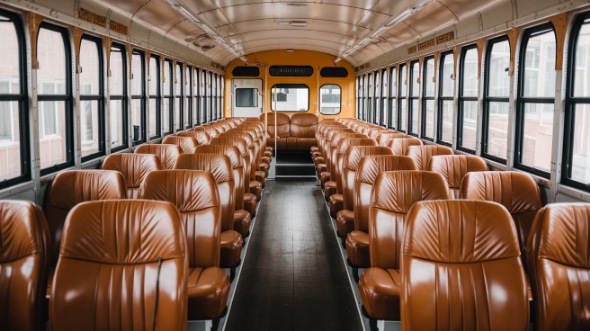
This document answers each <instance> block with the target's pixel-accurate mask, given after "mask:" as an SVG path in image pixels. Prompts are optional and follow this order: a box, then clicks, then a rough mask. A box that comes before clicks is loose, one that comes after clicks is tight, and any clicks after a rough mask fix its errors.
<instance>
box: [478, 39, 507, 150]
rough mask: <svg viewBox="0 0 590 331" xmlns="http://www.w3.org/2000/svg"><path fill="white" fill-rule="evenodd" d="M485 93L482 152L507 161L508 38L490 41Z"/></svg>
mask: <svg viewBox="0 0 590 331" xmlns="http://www.w3.org/2000/svg"><path fill="white" fill-rule="evenodd" d="M487 52H488V54H487V57H486V60H487V63H486V65H487V70H486V71H485V75H486V80H485V81H486V87H485V88H486V94H485V96H484V124H483V125H484V127H485V129H484V130H483V131H484V135H483V138H482V139H483V146H482V151H483V154H484V155H486V156H488V157H492V158H497V159H498V161H505V160H506V155H507V151H508V146H507V144H508V111H509V109H510V106H509V103H508V102H509V100H508V97H509V94H510V75H509V69H510V42H509V41H508V38H507V37H500V38H499V39H495V40H492V41H490V43H489V45H488V49H487Z"/></svg>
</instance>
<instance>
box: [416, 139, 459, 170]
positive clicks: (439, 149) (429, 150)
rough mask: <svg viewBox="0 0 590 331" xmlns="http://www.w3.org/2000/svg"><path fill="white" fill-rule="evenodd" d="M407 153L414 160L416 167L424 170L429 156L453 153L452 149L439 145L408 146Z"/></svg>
mask: <svg viewBox="0 0 590 331" xmlns="http://www.w3.org/2000/svg"><path fill="white" fill-rule="evenodd" d="M407 155H408V156H410V157H412V158H413V159H414V161H416V166H417V167H418V169H421V170H426V167H427V166H428V162H429V161H430V158H432V157H433V156H435V155H453V150H452V149H451V148H450V147H447V146H440V145H427V146H410V147H408V153H407Z"/></svg>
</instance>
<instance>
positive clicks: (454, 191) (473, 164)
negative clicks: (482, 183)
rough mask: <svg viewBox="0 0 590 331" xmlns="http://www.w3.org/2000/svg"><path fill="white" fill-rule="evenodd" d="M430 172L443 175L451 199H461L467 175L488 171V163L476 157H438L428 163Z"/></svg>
mask: <svg viewBox="0 0 590 331" xmlns="http://www.w3.org/2000/svg"><path fill="white" fill-rule="evenodd" d="M427 170H428V171H433V172H436V173H439V174H441V175H442V176H443V177H444V178H445V179H446V180H447V183H448V185H449V192H450V193H451V199H459V190H460V189H461V181H462V180H463V177H465V174H467V173H469V172H474V171H487V170H488V166H487V165H486V162H485V161H484V160H483V159H482V158H481V157H479V156H475V155H437V156H433V157H432V158H431V159H430V162H428V166H427Z"/></svg>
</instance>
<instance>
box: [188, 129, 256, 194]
mask: <svg viewBox="0 0 590 331" xmlns="http://www.w3.org/2000/svg"><path fill="white" fill-rule="evenodd" d="M211 145H229V146H235V147H237V148H238V150H239V151H240V154H241V158H242V163H243V164H244V168H243V169H244V173H243V176H242V177H241V178H242V181H243V189H244V190H245V193H247V192H249V187H250V175H251V173H252V171H251V169H252V161H251V160H252V159H251V157H252V155H253V152H252V150H251V149H248V147H247V145H246V141H245V140H244V139H242V138H239V137H237V136H232V135H230V134H227V135H224V136H223V137H220V138H214V139H212V140H211ZM197 150H198V149H197ZM234 180H236V179H235V178H234ZM236 199H237V197H236Z"/></svg>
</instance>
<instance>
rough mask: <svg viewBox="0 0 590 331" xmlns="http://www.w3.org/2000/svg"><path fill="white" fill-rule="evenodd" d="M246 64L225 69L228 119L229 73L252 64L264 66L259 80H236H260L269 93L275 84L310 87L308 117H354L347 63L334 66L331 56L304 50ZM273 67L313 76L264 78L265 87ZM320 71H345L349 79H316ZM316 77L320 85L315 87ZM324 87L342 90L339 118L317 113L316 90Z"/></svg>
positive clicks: (253, 57) (269, 54) (262, 55)
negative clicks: (307, 69) (306, 70)
mask: <svg viewBox="0 0 590 331" xmlns="http://www.w3.org/2000/svg"><path fill="white" fill-rule="evenodd" d="M246 58H247V59H248V63H249V64H245V63H244V62H243V61H241V60H239V59H236V60H234V61H232V62H230V63H229V64H228V65H227V67H226V74H225V91H224V92H225V94H224V95H225V97H224V103H223V104H224V115H225V117H231V116H232V113H231V100H232V96H231V93H232V84H231V82H232V79H233V78H234V77H233V76H232V71H233V69H234V68H235V67H238V66H245V65H249V66H253V65H254V63H257V62H258V63H264V64H266V67H260V75H259V76H258V77H238V78H260V79H262V84H263V85H262V86H263V88H264V87H266V88H268V89H270V88H272V86H274V85H276V84H305V85H307V86H308V87H309V110H308V111H307V112H308V113H313V114H316V115H318V117H319V118H320V120H322V119H336V118H339V117H346V118H352V117H355V106H356V105H355V93H356V89H355V74H354V68H353V67H352V66H351V65H350V64H349V63H348V62H346V61H344V60H342V61H339V62H338V63H336V64H335V63H334V56H333V55H329V54H325V53H320V52H314V51H304V50H294V51H293V52H287V51H286V50H274V51H265V52H259V53H253V54H249V55H247V56H246ZM273 65H276V66H281V65H301V66H311V67H313V69H314V73H313V75H311V76H310V77H273V76H270V74H269V75H267V77H268V82H267V85H264V78H265V73H266V71H267V70H268V69H269V68H270V67H271V66H273ZM323 67H344V68H346V70H348V77H346V78H325V77H319V76H320V75H319V70H321V68H323ZM318 77H319V85H318ZM325 84H336V85H339V86H340V87H341V88H342V91H341V93H342V94H341V96H342V105H341V112H340V114H338V115H322V114H320V113H319V109H318V107H319V104H318V92H319V88H320V87H321V86H322V85H325ZM270 97H271V94H270V93H264V101H263V104H264V110H265V111H266V112H270V111H271V110H270ZM285 113H287V114H293V112H285Z"/></svg>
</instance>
